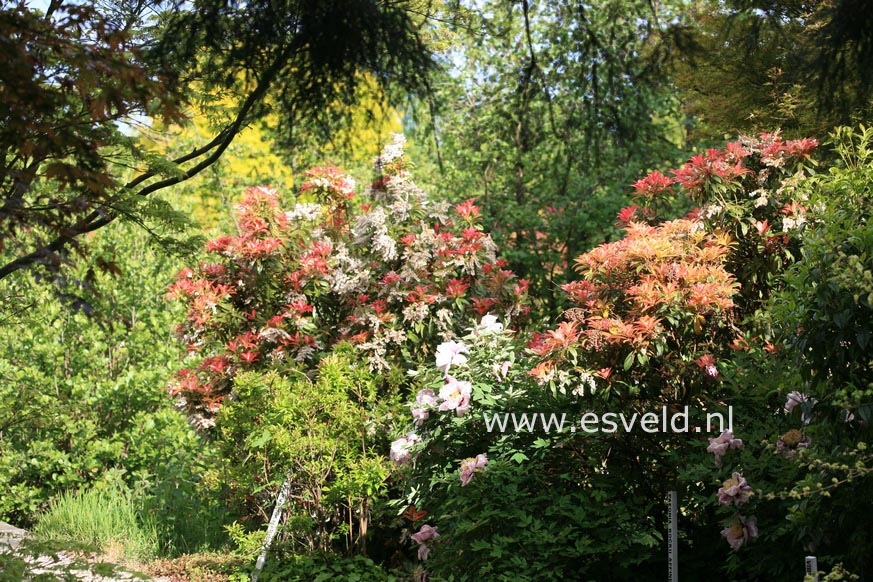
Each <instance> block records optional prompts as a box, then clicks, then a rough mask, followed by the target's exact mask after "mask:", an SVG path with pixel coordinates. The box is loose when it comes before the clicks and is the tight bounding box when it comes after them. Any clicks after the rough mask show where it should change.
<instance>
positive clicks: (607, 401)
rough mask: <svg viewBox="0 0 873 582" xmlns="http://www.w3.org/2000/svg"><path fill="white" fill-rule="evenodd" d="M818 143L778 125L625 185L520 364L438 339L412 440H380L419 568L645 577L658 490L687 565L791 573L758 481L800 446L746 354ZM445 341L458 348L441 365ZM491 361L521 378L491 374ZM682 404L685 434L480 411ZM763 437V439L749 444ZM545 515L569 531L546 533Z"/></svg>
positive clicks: (792, 468) (758, 337) (797, 219)
mask: <svg viewBox="0 0 873 582" xmlns="http://www.w3.org/2000/svg"><path fill="white" fill-rule="evenodd" d="M816 145H817V142H816V141H815V140H810V139H803V140H789V141H784V140H782V139H781V137H780V136H779V134H778V132H777V133H773V134H764V135H762V136H760V137H759V138H742V139H741V140H740V141H738V142H733V143H730V144H728V145H727V146H726V147H725V148H724V149H722V150H715V149H712V150H708V151H707V152H705V153H702V154H699V155H696V156H694V157H693V158H691V159H690V160H689V161H688V163H686V164H685V166H683V167H681V168H679V169H677V170H675V171H674V172H673V173H672V175H671V176H667V175H665V174H661V173H660V172H655V173H653V174H651V175H649V176H647V177H646V178H643V179H642V180H640V181H638V182H637V183H636V184H635V185H634V189H635V191H636V197H637V204H638V205H639V206H636V205H635V206H632V207H628V208H627V209H625V210H623V211H622V212H621V213H620V215H619V220H620V222H622V223H623V224H625V225H626V231H627V234H626V235H625V237H624V238H623V239H622V240H620V241H617V242H615V243H610V244H605V245H602V246H601V247H598V248H596V249H594V250H592V251H590V252H588V253H586V254H584V255H583V256H581V257H580V258H579V259H577V261H576V264H577V267H578V270H579V272H580V274H581V279H580V280H579V281H576V282H573V283H569V284H567V285H565V286H564V290H565V291H566V292H567V294H568V296H569V298H570V299H571V300H572V302H573V303H574V307H573V308H571V309H569V310H568V311H567V312H565V314H564V318H563V319H564V321H562V322H560V324H559V325H557V327H556V328H554V329H552V330H550V331H547V332H545V333H542V334H536V335H535V336H534V338H533V339H532V340H531V341H530V342H529V343H528V354H527V355H526V356H520V355H519V352H518V349H517V348H516V349H512V348H509V347H507V348H505V350H506V351H505V352H504V353H502V354H500V355H497V354H494V353H489V352H488V349H491V348H486V349H485V351H483V343H482V342H486V340H484V339H483V337H484V336H483V333H482V328H483V327H484V328H490V327H492V323H494V322H493V321H491V320H489V321H488V322H487V324H486V322H483V323H482V325H480V328H479V329H476V330H473V331H472V333H471V334H470V335H468V336H467V337H466V338H465V340H464V341H465V345H464V346H462V347H459V346H458V345H456V344H448V343H447V344H444V345H443V346H441V347H440V349H439V350H438V352H437V359H436V364H437V367H440V368H441V369H440V370H439V373H435V371H434V370H433V369H432V368H431V369H430V370H422V371H421V373H420V375H419V376H420V379H421V380H420V384H419V388H420V389H421V390H423V392H419V395H418V396H417V398H416V402H415V403H414V404H412V405H411V406H412V416H413V420H414V422H413V424H412V427H411V428H410V429H406V430H407V431H410V430H411V431H412V432H408V433H407V434H405V435H404V436H401V438H399V439H398V440H397V441H395V445H394V459H395V461H396V462H398V463H399V464H401V465H403V466H405V467H407V468H406V469H404V470H405V471H408V472H409V479H410V481H409V488H408V495H407V497H406V498H405V499H403V500H402V501H401V502H400V506H399V507H398V510H399V511H403V512H404V515H406V516H407V517H408V518H409V519H408V526H409V528H408V534H409V535H410V536H411V537H410V540H411V541H410V543H411V544H412V545H413V547H416V546H417V547H418V550H419V558H420V559H426V560H427V561H425V562H423V563H422V564H423V567H424V568H425V569H426V570H427V571H428V572H429V573H430V574H432V575H433V576H435V577H436V578H438V579H455V580H463V579H473V578H476V577H493V579H532V580H537V579H589V578H590V577H597V576H603V575H604V572H607V573H608V574H607V576H608V578H609V579H615V580H619V579H634V580H641V579H650V578H651V579H659V578H661V577H662V576H663V575H664V571H665V569H666V551H665V549H664V545H663V544H664V540H665V538H666V521H667V516H666V503H665V500H666V494H667V492H668V491H669V490H671V489H672V490H677V491H678V492H679V498H680V500H681V503H682V510H681V513H680V517H679V527H680V531H681V532H682V534H681V535H682V538H681V541H680V545H681V546H682V549H681V550H680V555H681V556H682V560H681V568H682V570H681V572H682V573H683V575H690V576H692V577H694V576H703V575H707V574H711V572H712V565H713V563H714V562H724V563H725V568H726V571H727V572H729V573H730V574H731V575H732V576H739V577H742V576H744V575H745V574H746V573H747V574H748V575H750V576H752V577H755V576H765V577H769V578H768V579H783V578H786V577H791V576H794V575H795V574H798V573H801V572H800V569H801V568H802V557H803V552H804V551H805V548H804V547H803V546H802V545H801V544H798V543H796V540H791V542H790V543H791V544H792V545H787V542H788V540H787V539H786V536H787V535H788V534H789V532H793V533H795V534H796V533H797V530H796V528H795V526H796V524H795V523H793V522H792V520H794V519H796V517H797V507H794V508H792V507H790V506H786V505H785V504H782V503H779V502H776V501H774V500H773V499H769V498H768V497H767V496H766V495H764V494H763V492H764V491H765V490H766V489H770V490H771V491H772V490H773V489H772V487H773V485H774V481H771V479H773V478H774V477H775V482H776V483H782V484H783V486H784V485H785V484H792V486H793V485H795V484H798V479H800V478H801V475H802V473H803V472H804V471H803V469H802V466H803V458H804V455H805V454H806V453H805V452H804V450H805V448H806V447H807V445H808V441H806V440H805V438H806V436H805V435H804V434H803V433H802V432H800V431H798V432H795V433H790V434H788V433H787V432H786V431H788V429H789V428H791V424H792V423H795V422H796V420H797V419H794V420H792V418H791V417H787V416H786V415H785V413H784V412H781V409H782V407H783V406H784V404H785V402H786V400H785V398H786V397H787V395H788V393H787V392H782V393H781V394H777V393H776V392H777V391H774V390H771V389H770V388H769V387H767V386H766V382H767V378H768V376H767V374H766V373H762V374H760V375H757V374H756V375H752V372H754V371H751V372H750V370H749V369H748V368H747V367H745V366H748V365H750V364H749V362H748V360H746V358H748V357H750V356H752V355H755V354H758V355H760V354H767V355H773V354H775V353H777V352H778V351H779V346H777V345H776V344H775V343H774V341H773V340H774V337H773V330H772V327H768V325H767V324H766V322H765V321H764V319H765V318H763V317H762V313H764V312H765V310H767V309H769V308H770V306H771V305H772V304H771V303H769V301H770V300H771V299H770V298H771V296H773V294H774V293H781V292H782V290H783V288H784V287H785V285H786V281H787V280H790V279H785V278H783V273H784V272H785V270H786V269H790V268H792V267H791V266H792V265H795V264H797V265H801V264H802V261H801V262H800V263H798V259H800V249H801V248H802V245H803V244H804V237H805V236H806V235H805V232H806V231H807V229H808V228H809V221H810V220H811V218H810V217H811V209H810V205H811V204H812V202H810V200H809V197H808V192H807V188H808V187H809V186H810V184H814V183H815V182H814V181H810V176H812V175H813V173H814V172H813V170H812V169H813V167H814V166H815V163H814V162H813V161H812V159H811V158H810V155H811V152H812V150H813V149H814V148H815V147H816ZM680 194H684V195H685V197H686V198H687V199H689V200H690V201H692V202H693V203H695V204H697V205H698V208H696V209H694V210H693V211H692V212H691V213H689V214H688V215H687V216H686V217H685V218H682V219H679V220H672V221H667V222H663V221H662V220H661V219H660V218H659V217H660V216H662V215H664V214H670V213H671V212H674V211H675V209H677V208H681V207H683V206H685V205H686V202H684V201H683V199H682V198H681V197H680V196H679V195H680ZM862 260H863V259H862ZM856 262H857V261H856ZM808 288H814V287H808ZM862 295H863V294H862ZM786 321H790V319H789V320H786ZM485 335H487V334H485ZM502 335H503V332H499V333H498V334H497V335H495V336H494V337H495V338H498V337H502ZM802 335H803V334H801V336H802ZM488 341H489V342H490V341H493V340H488ZM507 341H508V340H507ZM487 343H488V342H486V344H487ZM441 352H443V354H442V355H443V357H442V359H441V358H440V355H441ZM447 353H448V354H456V355H458V360H457V361H456V362H454V365H453V366H452V367H451V368H450V369H448V370H446V368H445V366H444V363H445V362H446V361H447V360H446V357H447V356H446V355H445V354H447ZM511 354H515V356H516V357H515V359H513V358H512V357H510V355H511ZM495 356H496V358H495ZM501 359H505V360H506V361H509V362H511V364H510V369H516V370H518V371H516V372H514V375H513V374H510V377H508V378H504V377H502V376H501V371H502V370H504V368H503V367H502V364H501ZM449 361H452V360H451V359H450V360H449ZM829 361H832V360H829ZM752 365H753V364H752ZM528 371H529V373H530V376H531V377H530V378H526V377H525V374H527V373H528ZM769 371H770V372H774V370H773V369H772V368H770V369H769ZM503 374H504V375H505V372H503ZM750 380H757V381H761V382H762V384H755V383H751V382H750ZM728 406H732V407H734V408H735V409H736V410H735V411H734V423H735V426H734V427H733V428H734V431H735V432H736V433H737V434H736V435H735V434H732V433H731V432H730V431H725V430H724V429H725V428H727V427H725V426H715V427H712V430H714V433H710V434H707V433H706V432H702V431H701V432H695V431H694V430H693V427H695V426H700V427H701V428H702V429H703V430H706V415H707V414H708V413H711V412H720V413H723V414H724V415H725V417H727V412H728ZM686 407H687V410H688V413H689V425H690V426H691V427H692V432H690V433H683V434H673V433H663V432H660V428H659V431H658V434H647V433H646V432H644V431H641V430H640V429H639V426H638V427H637V429H636V430H635V431H633V432H630V433H624V432H621V430H616V431H615V432H597V433H594V434H585V432H584V431H583V430H581V429H580V427H579V426H576V429H577V430H576V432H569V431H567V430H565V431H563V432H556V431H555V430H554V429H553V430H552V431H551V432H549V431H545V430H543V427H542V424H540V426H539V427H538V429H537V430H535V431H531V430H524V429H523V430H521V431H519V432H515V431H512V430H511V429H510V432H507V433H504V434H499V433H498V434H495V433H494V432H493V431H492V432H489V431H488V430H487V427H486V426H485V417H484V416H483V414H484V413H486V412H489V413H490V412H491V411H492V410H498V411H499V410H503V411H506V412H515V413H517V414H518V413H521V412H525V411H546V413H547V416H548V414H549V413H551V412H556V413H558V416H559V417H560V415H561V414H566V418H567V420H568V422H570V423H572V422H575V421H577V420H578V419H579V418H580V417H582V415H583V414H585V413H588V412H595V413H598V414H599V415H602V414H603V413H604V412H607V411H608V412H614V413H625V414H626V415H627V416H628V417H630V416H631V415H633V414H636V415H638V417H639V416H640V415H643V414H645V413H647V412H648V413H656V414H657V415H658V425H659V427H660V415H661V413H662V411H664V414H666V415H667V417H668V420H670V421H672V420H673V419H674V415H676V414H677V413H682V412H683V411H684V410H686ZM809 407H810V403H809V402H805V403H804V404H802V405H800V406H798V407H797V410H798V412H796V414H797V415H798V416H800V414H801V412H800V411H801V410H804V411H805V410H806V409H808V408H809ZM676 418H680V417H676ZM541 420H543V421H544V420H545V419H541ZM416 425H417V426H416ZM606 428H608V427H606ZM795 428H800V429H803V426H800V427H795ZM774 435H776V436H775V438H774ZM779 435H782V439H779ZM740 437H742V438H740ZM795 437H797V438H795ZM764 439H767V440H768V441H769V443H770V445H769V447H768V446H764V447H761V446H760V444H759V443H761V442H762V441H763V440H764ZM777 440H778V441H780V442H777ZM777 450H778V451H779V455H778V458H776V459H774V458H773V455H774V451H777ZM514 465H518V468H517V469H516V468H515V467H514ZM765 467H769V468H770V469H772V470H771V471H770V473H769V476H768V475H767V471H766V470H765ZM512 469H514V470H512ZM817 469H818V470H823V469H826V468H825V467H824V466H818V467H817ZM489 493H493V495H489ZM513 499H517V500H518V501H516V502H514V503H504V500H513ZM538 500H539V501H538ZM593 500H596V503H592V501H593ZM561 508H579V509H578V510H577V512H576V514H575V515H571V513H569V512H568V513H565V514H564V516H563V518H562V520H561V521H558V520H557V519H555V520H554V521H552V520H550V519H546V518H545V516H549V515H550V511H551V512H555V511H557V512H559V513H560V511H561ZM583 514H584V517H583ZM818 515H819V516H820V515H821V514H818ZM845 517H848V515H846V516H845ZM559 523H566V524H567V525H566V527H565V528H563V529H561V530H560V532H557V531H555V530H554V528H555V527H557V524H559ZM719 523H720V524H722V525H716V524H719ZM434 528H435V529H434ZM804 531H807V530H801V532H804ZM859 533H860V532H859ZM789 537H790V536H789ZM859 539H860V538H859ZM771 540H772V541H771ZM777 540H778V541H777ZM774 543H775V544H776V546H775V547H774V545H773V544H774ZM538 544H539V545H538ZM807 547H811V546H807ZM859 547H860V546H859ZM529 548H535V550H534V551H531V552H528V549H529ZM686 550H689V551H686ZM850 553H851V552H848V553H845V552H843V553H840V555H834V556H832V557H829V558H828V559H829V560H831V559H833V561H837V559H838V558H841V557H843V556H845V555H848V554H850ZM586 554H590V556H591V558H590V559H587V560H584V561H583V560H582V556H584V555H586ZM765 556H767V559H765V558H764V557H765ZM580 562H582V564H581V565H580Z"/></svg>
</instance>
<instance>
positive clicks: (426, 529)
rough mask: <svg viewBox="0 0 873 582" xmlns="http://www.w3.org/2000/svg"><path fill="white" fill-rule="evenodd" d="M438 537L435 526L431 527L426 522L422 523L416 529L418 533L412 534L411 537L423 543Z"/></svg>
mask: <svg viewBox="0 0 873 582" xmlns="http://www.w3.org/2000/svg"><path fill="white" fill-rule="evenodd" d="M438 537H440V534H439V532H438V531H437V528H436V527H432V526H430V525H428V524H424V525H423V526H421V527H420V528H419V529H418V533H414V534H412V539H413V540H414V541H415V542H417V543H419V544H423V543H426V542H429V541H430V540H433V539H436V538H438Z"/></svg>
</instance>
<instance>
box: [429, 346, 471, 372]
mask: <svg viewBox="0 0 873 582" xmlns="http://www.w3.org/2000/svg"><path fill="white" fill-rule="evenodd" d="M469 353H470V349H469V348H468V347H467V344H465V343H464V342H456V341H453V340H450V341H447V342H444V343H441V344H440V345H439V346H437V351H436V367H437V368H439V369H441V370H442V371H443V372H445V373H446V374H448V373H449V368H451V367H452V366H460V365H463V364H465V363H467V356H465V355H464V354H469Z"/></svg>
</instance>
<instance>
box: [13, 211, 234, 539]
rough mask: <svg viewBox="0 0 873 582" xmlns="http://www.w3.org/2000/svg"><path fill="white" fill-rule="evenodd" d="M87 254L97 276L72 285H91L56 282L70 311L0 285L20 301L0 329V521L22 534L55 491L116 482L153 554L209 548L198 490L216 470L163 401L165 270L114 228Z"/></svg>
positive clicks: (16, 286) (172, 357)
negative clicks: (140, 513) (150, 535)
mask: <svg viewBox="0 0 873 582" xmlns="http://www.w3.org/2000/svg"><path fill="white" fill-rule="evenodd" d="M91 251H92V253H93V259H94V263H95V264H97V265H102V270H101V269H98V268H95V269H94V270H93V272H86V271H87V269H86V268H85V267H81V272H77V273H76V274H75V275H74V276H71V280H88V281H90V286H86V287H73V288H70V286H71V284H70V285H67V286H65V284H64V283H63V281H58V282H57V285H58V288H59V289H60V290H62V291H64V292H65V293H69V294H75V296H76V297H78V301H79V303H78V305H79V306H80V307H81V308H80V309H78V310H76V309H73V308H71V306H70V305H67V304H65V303H62V302H61V301H60V300H59V299H58V298H57V296H56V294H53V293H51V292H49V291H48V290H46V289H44V288H39V287H35V286H34V285H33V284H32V282H31V281H29V279H28V278H27V277H26V276H25V274H21V275H20V276H16V277H13V278H12V280H4V283H3V290H4V291H3V294H4V296H6V293H7V292H9V293H11V295H13V296H14V295H16V294H18V293H26V295H27V296H28V297H29V298H30V301H29V302H21V303H20V304H18V305H17V306H16V308H15V309H10V311H6V312H4V314H3V320H2V327H0V352H2V353H3V357H2V358H0V379H2V380H0V401H2V402H3V405H0V491H2V492H3V494H2V495H0V519H3V520H5V521H8V522H10V523H14V524H16V525H19V526H21V527H25V528H26V527H30V526H31V525H32V524H33V523H34V520H35V519H36V517H37V516H38V515H39V514H40V513H41V512H43V511H45V510H46V509H48V506H49V503H50V501H51V500H52V499H55V498H57V497H58V496H59V495H60V494H62V493H64V492H67V491H70V492H72V491H76V490H80V489H88V488H89V487H91V486H97V487H101V486H104V485H106V484H115V483H118V482H119V481H123V482H124V483H126V484H127V485H128V486H130V487H133V488H136V489H137V491H139V492H140V494H141V495H142V496H143V502H144V503H145V505H147V506H148V507H147V508H146V511H149V512H150V513H151V516H152V517H153V518H154V524H155V526H156V527H157V528H158V532H159V538H160V540H159V543H160V551H161V552H168V553H175V552H179V551H182V550H187V551H192V550H193V549H195V548H199V547H201V546H203V545H210V544H214V545H220V544H221V543H222V542H223V539H224V534H223V530H222V521H223V519H224V517H223V515H222V511H221V509H220V508H217V507H216V505H215V504H214V503H212V502H211V501H210V498H211V497H212V498H214V493H213V492H212V491H210V490H209V489H208V488H206V487H204V486H203V485H204V481H203V476H204V474H205V473H206V472H207V471H210V470H215V469H216V468H218V467H219V466H220V461H219V459H217V458H216V457H214V456H213V451H214V448H213V447H212V446H211V445H210V443H208V442H203V441H202V440H201V439H200V438H199V437H198V436H197V434H196V433H195V432H194V431H193V430H192V428H191V427H190V426H189V425H188V424H187V423H186V421H185V417H184V416H183V415H182V414H180V412H179V411H178V410H175V409H174V408H173V402H172V400H170V399H169V398H167V395H166V390H165V386H166V383H167V381H168V379H169V378H170V377H172V374H173V372H174V371H175V369H177V367H178V363H177V362H178V360H179V357H180V354H181V352H182V350H181V348H180V347H179V346H178V345H177V344H176V343H175V342H173V341H171V339H172V322H173V321H174V319H176V318H177V317H178V311H179V310H178V309H177V308H176V307H175V306H171V305H170V306H168V305H167V303H166V301H165V300H164V298H163V292H164V290H165V288H166V284H167V279H168V278H169V276H171V275H169V274H171V273H173V272H174V271H175V270H176V268H177V263H176V260H175V259H173V258H171V257H169V256H168V255H167V254H166V253H165V252H163V251H161V250H159V249H154V248H151V247H150V246H149V245H148V244H147V236H146V235H145V234H143V233H141V232H136V231H134V230H133V229H132V228H131V227H130V226H129V225H122V224H119V225H115V226H113V227H110V228H108V229H106V230H104V231H101V233H100V234H99V235H98V236H97V237H96V238H95V240H94V241H93V242H92V245H91ZM162 504H163V505H162ZM171 507H175V508H176V509H177V510H178V511H186V512H187V518H186V519H184V520H183V519H174V514H173V512H172V511H169V509H170V508H171ZM195 524H196V526H195Z"/></svg>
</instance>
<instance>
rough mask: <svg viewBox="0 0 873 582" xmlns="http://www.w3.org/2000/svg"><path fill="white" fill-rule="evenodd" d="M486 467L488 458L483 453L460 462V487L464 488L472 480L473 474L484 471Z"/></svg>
mask: <svg viewBox="0 0 873 582" xmlns="http://www.w3.org/2000/svg"><path fill="white" fill-rule="evenodd" d="M486 465H488V457H487V456H486V455H485V453H481V454H478V455H476V457H475V458H474V457H470V458H469V459H464V460H463V461H461V487H466V486H467V485H468V484H469V483H470V480H472V479H473V473H475V472H477V471H482V470H484V469H485V467H486Z"/></svg>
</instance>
